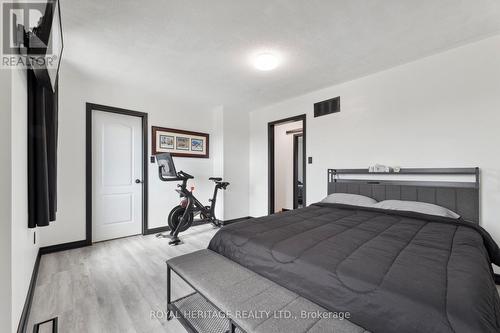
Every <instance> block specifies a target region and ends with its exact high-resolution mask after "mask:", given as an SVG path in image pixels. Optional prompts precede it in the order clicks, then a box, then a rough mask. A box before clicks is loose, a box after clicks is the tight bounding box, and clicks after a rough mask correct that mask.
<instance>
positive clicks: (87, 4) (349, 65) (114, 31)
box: [61, 0, 500, 110]
mask: <svg viewBox="0 0 500 333" xmlns="http://www.w3.org/2000/svg"><path fill="white" fill-rule="evenodd" d="M61 12H62V17H63V29H64V38H65V40H64V41H65V50H64V55H63V57H64V58H65V61H67V62H68V63H71V64H72V65H73V66H77V67H78V68H79V70H80V71H82V72H84V73H86V74H88V75H92V76H96V77H97V78H98V79H100V80H110V81H119V82H122V83H123V82H125V83H127V84H130V85H133V86H134V87H138V88H139V89H148V90H153V91H155V92H160V93H161V94H162V95H164V96H167V97H169V98H172V99H173V100H176V101H177V102H183V101H185V102H189V103H190V104H193V103H195V104H196V105H198V106H200V107H207V108H208V107H213V106H216V105H226V106H230V107H237V108H238V109H241V110H252V109H254V108H257V107H261V106H264V105H267V104H271V103H275V102H278V101H281V100H284V99H287V98H290V97H293V96H296V95H300V94H303V93H306V92H310V91H313V90H316V89H320V88H323V87H327V86H330V85H334V84H337V83H340V82H345V81H348V80H351V79H354V78H357V77H361V76H364V75H367V74H370V73H374V72H377V71H380V70H383V69H387V68H390V67H394V66H397V65H399V64H403V63H407V62H409V61H413V60H416V59H419V58H422V57H425V56H428V55H431V54H435V53H438V52H440V51H443V50H446V49H450V48H453V47H456V46H459V45H462V44H466V43H469V42H472V41H475V40H479V39H482V38H485V37H488V36H491V35H494V34H498V33H500V1H498V0H323V1H320V0H307V1H306V0H302V1H299V0H274V1H273V0H190V1H188V0H178V1H173V0H143V1H140V0H85V1H82V0H61ZM259 50H276V51H278V52H279V53H280V54H281V55H282V57H283V58H284V63H283V64H282V66H280V67H279V68H278V69H277V70H275V71H271V72H259V71H256V70H255V69H254V68H253V67H252V66H251V64H250V62H249V58H250V56H251V55H252V53H254V52H256V51H259Z"/></svg>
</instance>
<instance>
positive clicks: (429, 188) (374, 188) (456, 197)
mask: <svg viewBox="0 0 500 333" xmlns="http://www.w3.org/2000/svg"><path fill="white" fill-rule="evenodd" d="M346 175H348V176H347V177H345V176H346ZM354 175H358V176H359V175H363V176H362V177H361V179H356V178H353V176H354ZM398 175H399V177H398ZM401 175H406V176H407V177H408V176H410V177H411V176H419V177H421V176H422V175H424V176H431V177H434V178H435V177H436V176H446V177H449V176H467V177H469V178H471V179H472V180H471V181H463V182H462V181H434V180H432V181H428V180H422V181H420V180H399V179H398V178H401ZM343 176H344V177H343ZM379 176H380V177H379ZM377 177H378V178H380V179H378V178H377ZM391 178H394V179H391ZM332 193H351V194H361V195H365V196H368V197H371V198H374V199H375V200H377V201H382V200H409V201H420V202H427V203H432V204H436V205H439V206H443V207H446V208H448V209H451V210H452V211H454V212H457V213H458V214H460V215H461V216H462V218H463V219H464V220H466V221H469V222H473V223H479V193H480V191H479V168H432V169H401V171H400V172H398V173H394V172H391V173H370V172H368V170H367V169H328V194H332Z"/></svg>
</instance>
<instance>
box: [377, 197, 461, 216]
mask: <svg viewBox="0 0 500 333" xmlns="http://www.w3.org/2000/svg"><path fill="white" fill-rule="evenodd" d="M373 207H374V208H381V209H389V210H404V211H408V212H417V213H422V214H427V215H436V216H443V217H450V218H452V219H458V218H459V217H460V215H458V214H457V213H455V212H453V211H451V210H449V209H447V208H444V207H441V206H438V205H434V204H430V203H426V202H417V201H404V200H385V201H380V202H378V203H376V204H375V205H373Z"/></svg>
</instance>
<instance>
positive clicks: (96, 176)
mask: <svg viewBox="0 0 500 333" xmlns="http://www.w3.org/2000/svg"><path fill="white" fill-rule="evenodd" d="M142 165H143V164H142V120H141V118H140V117H134V116H126V115H121V114H116V113H110V112H103V111H97V110H94V111H92V178H93V179H92V191H93V195H92V200H93V203H92V241H94V242H98V241H103V240H107V239H113V238H119V237H125V236H130V235H137V234H140V233H141V231H142V186H143V183H142Z"/></svg>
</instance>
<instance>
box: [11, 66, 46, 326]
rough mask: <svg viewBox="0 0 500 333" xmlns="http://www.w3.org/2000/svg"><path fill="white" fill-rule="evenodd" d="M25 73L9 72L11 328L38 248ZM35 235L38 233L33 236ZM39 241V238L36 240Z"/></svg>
mask: <svg viewBox="0 0 500 333" xmlns="http://www.w3.org/2000/svg"><path fill="white" fill-rule="evenodd" d="M26 76H27V73H26V70H24V69H16V70H13V71H12V119H11V121H12V122H11V126H12V127H11V128H12V133H11V134H12V151H11V161H12V176H11V180H12V196H11V198H12V230H11V231H12V329H13V331H15V330H16V329H17V325H18V323H19V319H20V317H21V312H22V310H23V306H24V302H25V300H26V295H27V293H28V288H29V284H30V280H31V275H32V273H33V266H34V264H35V261H36V257H37V254H38V248H39V243H40V242H39V239H38V240H37V242H36V244H34V242H33V240H34V237H33V234H34V233H35V232H36V231H35V230H36V229H28V152H27V149H26V147H27V144H28V133H27V124H28V105H27V82H26V81H27V78H26ZM37 236H38V234H37ZM37 238H39V237H37Z"/></svg>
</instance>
